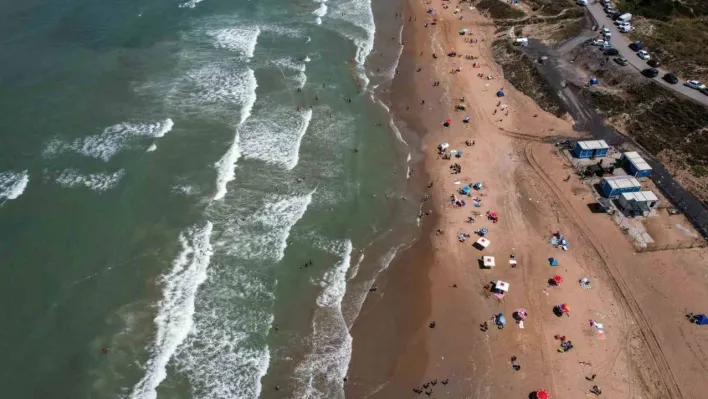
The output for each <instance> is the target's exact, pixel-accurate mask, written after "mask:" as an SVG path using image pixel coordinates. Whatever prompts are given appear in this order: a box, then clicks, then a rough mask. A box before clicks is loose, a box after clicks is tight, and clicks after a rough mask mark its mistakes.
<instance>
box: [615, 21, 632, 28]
mask: <svg viewBox="0 0 708 399" xmlns="http://www.w3.org/2000/svg"><path fill="white" fill-rule="evenodd" d="M617 27H618V28H619V29H629V28H631V27H632V24H630V23H629V22H620V23H619V24H617Z"/></svg>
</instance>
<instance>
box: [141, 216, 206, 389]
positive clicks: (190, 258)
mask: <svg viewBox="0 0 708 399" xmlns="http://www.w3.org/2000/svg"><path fill="white" fill-rule="evenodd" d="M212 228H213V226H212V224H211V222H206V224H205V225H204V226H203V227H199V228H198V227H193V228H191V229H189V230H187V231H186V232H184V233H182V234H181V235H180V244H181V245H182V250H181V252H180V254H179V256H178V257H177V258H176V259H175V260H174V262H173V263H172V269H171V270H170V271H169V273H168V274H166V275H165V276H163V277H162V279H161V281H162V285H163V298H162V300H161V301H160V302H159V304H158V314H157V317H155V325H156V327H157V331H156V333H155V342H154V343H153V344H152V346H151V348H150V358H149V360H148V362H147V364H146V365H145V375H144V376H143V378H142V379H141V380H140V381H139V382H138V383H137V384H136V385H135V386H134V387H133V392H132V393H131V395H130V398H131V399H155V398H157V391H156V389H157V387H158V386H159V385H160V383H162V381H163V380H164V379H165V378H166V377H167V370H166V367H167V364H168V363H169V361H170V359H171V358H172V356H173V355H174V354H175V352H176V351H177V348H178V347H179V346H180V345H181V344H182V343H183V342H184V340H185V339H186V338H187V336H188V335H189V333H190V330H191V329H192V325H193V323H194V320H193V316H194V301H195V297H196V295H197V291H198V289H199V286H200V285H201V284H202V283H203V282H204V281H205V280H206V279H207V268H208V267H209V262H210V260H211V256H212V246H211V244H210V242H209V239H210V237H211V233H212Z"/></svg>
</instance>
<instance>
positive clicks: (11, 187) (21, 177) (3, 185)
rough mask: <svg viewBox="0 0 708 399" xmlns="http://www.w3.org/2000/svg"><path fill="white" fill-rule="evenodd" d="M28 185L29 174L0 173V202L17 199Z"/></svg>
mask: <svg viewBox="0 0 708 399" xmlns="http://www.w3.org/2000/svg"><path fill="white" fill-rule="evenodd" d="M28 183H29V174H28V173H27V171H26V170H25V171H22V172H13V171H7V172H0V201H6V200H13V199H17V197H19V196H20V195H22V193H24V192H25V188H27V184H28Z"/></svg>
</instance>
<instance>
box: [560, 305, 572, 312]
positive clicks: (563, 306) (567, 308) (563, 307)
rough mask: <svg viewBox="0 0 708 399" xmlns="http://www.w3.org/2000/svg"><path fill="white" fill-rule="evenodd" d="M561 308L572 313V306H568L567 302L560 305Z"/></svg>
mask: <svg viewBox="0 0 708 399" xmlns="http://www.w3.org/2000/svg"><path fill="white" fill-rule="evenodd" d="M560 309H561V310H562V311H563V313H570V306H568V304H567V303H564V304H562V305H560Z"/></svg>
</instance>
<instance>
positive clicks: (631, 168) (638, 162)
mask: <svg viewBox="0 0 708 399" xmlns="http://www.w3.org/2000/svg"><path fill="white" fill-rule="evenodd" d="M622 163H623V164H624V166H625V170H627V173H629V174H630V175H632V176H634V177H637V178H639V177H647V176H649V175H650V174H651V171H652V168H651V166H649V164H648V163H647V161H645V160H644V158H642V157H641V156H640V155H639V154H638V153H637V152H636V151H630V152H625V153H624V154H622Z"/></svg>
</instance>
